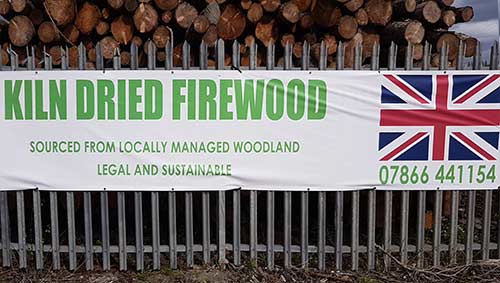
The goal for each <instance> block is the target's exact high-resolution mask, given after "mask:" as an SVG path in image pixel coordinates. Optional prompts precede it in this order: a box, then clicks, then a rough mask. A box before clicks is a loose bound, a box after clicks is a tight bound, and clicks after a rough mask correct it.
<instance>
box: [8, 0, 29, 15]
mask: <svg viewBox="0 0 500 283" xmlns="http://www.w3.org/2000/svg"><path fill="white" fill-rule="evenodd" d="M10 6H11V7H12V10H13V11H14V12H16V13H21V12H22V11H24V9H25V8H26V0H10Z"/></svg>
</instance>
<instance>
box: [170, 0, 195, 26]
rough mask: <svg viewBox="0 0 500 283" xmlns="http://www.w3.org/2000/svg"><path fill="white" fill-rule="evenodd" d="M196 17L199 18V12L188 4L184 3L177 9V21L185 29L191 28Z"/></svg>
mask: <svg viewBox="0 0 500 283" xmlns="http://www.w3.org/2000/svg"><path fill="white" fill-rule="evenodd" d="M196 17H198V10H196V8H195V7H193V5H191V4H189V3H187V2H182V3H181V4H180V5H179V6H178V7H177V9H175V20H176V21H177V24H178V25H179V26H180V27H181V28H183V29H187V28H188V27H190V26H191V25H192V24H193V22H194V19H196Z"/></svg>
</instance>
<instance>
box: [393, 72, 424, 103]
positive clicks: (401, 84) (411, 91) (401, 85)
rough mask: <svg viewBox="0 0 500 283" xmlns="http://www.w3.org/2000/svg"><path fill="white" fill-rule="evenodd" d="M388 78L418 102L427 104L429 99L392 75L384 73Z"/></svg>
mask: <svg viewBox="0 0 500 283" xmlns="http://www.w3.org/2000/svg"><path fill="white" fill-rule="evenodd" d="M384 77H386V78H387V79H388V80H390V81H391V82H392V83H393V84H395V85H396V86H398V87H399V88H400V89H401V90H403V91H404V92H406V93H407V94H409V95H410V96H411V97H413V98H415V99H416V100H417V101H418V102H420V103H422V104H429V101H427V100H425V99H423V98H422V96H420V95H419V94H418V93H416V92H414V91H413V90H412V89H411V88H409V87H407V86H406V85H405V84H404V83H402V82H400V81H399V80H398V79H396V78H395V77H394V76H393V75H384Z"/></svg>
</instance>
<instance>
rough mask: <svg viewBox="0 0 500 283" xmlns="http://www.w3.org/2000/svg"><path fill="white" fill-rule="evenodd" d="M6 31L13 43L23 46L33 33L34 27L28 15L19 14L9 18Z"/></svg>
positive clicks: (28, 41)
mask: <svg viewBox="0 0 500 283" xmlns="http://www.w3.org/2000/svg"><path fill="white" fill-rule="evenodd" d="M8 33H9V39H10V42H12V44H13V45H15V46H18V47H23V46H26V45H27V44H28V43H30V41H31V39H32V38H33V36H34V35H35V27H34V26H33V23H32V22H31V21H30V19H29V18H28V17H26V16H23V15H19V16H15V17H14V18H12V19H11V20H10V23H9V29H8Z"/></svg>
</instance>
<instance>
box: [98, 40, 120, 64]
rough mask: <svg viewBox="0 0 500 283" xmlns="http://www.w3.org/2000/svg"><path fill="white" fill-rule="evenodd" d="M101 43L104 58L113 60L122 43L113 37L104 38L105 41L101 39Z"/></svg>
mask: <svg viewBox="0 0 500 283" xmlns="http://www.w3.org/2000/svg"><path fill="white" fill-rule="evenodd" d="M100 43H101V50H102V57H104V58H105V59H112V58H113V56H114V54H115V50H116V48H118V46H120V43H119V42H118V41H116V40H115V39H114V38H113V37H111V36H106V37H104V38H103V39H101V41H100Z"/></svg>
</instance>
